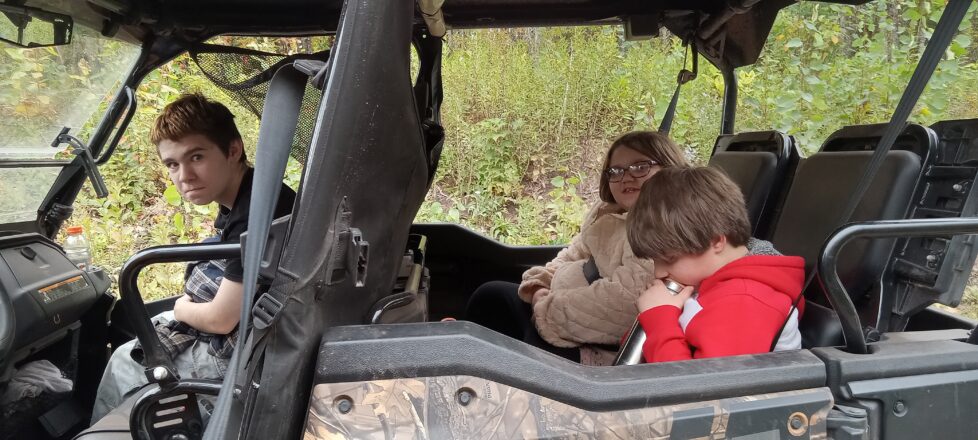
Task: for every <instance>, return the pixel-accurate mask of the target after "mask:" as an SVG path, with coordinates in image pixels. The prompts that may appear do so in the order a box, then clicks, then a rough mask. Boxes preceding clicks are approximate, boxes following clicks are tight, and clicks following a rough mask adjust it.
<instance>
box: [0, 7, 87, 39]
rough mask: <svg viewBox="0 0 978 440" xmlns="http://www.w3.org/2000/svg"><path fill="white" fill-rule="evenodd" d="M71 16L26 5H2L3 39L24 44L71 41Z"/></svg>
mask: <svg viewBox="0 0 978 440" xmlns="http://www.w3.org/2000/svg"><path fill="white" fill-rule="evenodd" d="M73 26H74V22H73V21H72V19H71V17H70V16H67V15H64V14H57V13H54V12H48V11H45V10H42V9H38V8H31V7H26V6H11V5H6V4H0V40H3V41H6V42H8V43H10V44H13V45H15V46H20V47H27V48H30V47H44V46H61V45H65V44H69V43H71V31H72V28H73Z"/></svg>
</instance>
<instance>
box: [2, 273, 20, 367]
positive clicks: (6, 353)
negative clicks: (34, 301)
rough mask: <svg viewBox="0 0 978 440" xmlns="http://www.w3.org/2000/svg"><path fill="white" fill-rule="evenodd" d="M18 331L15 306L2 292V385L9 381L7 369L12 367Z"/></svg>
mask: <svg viewBox="0 0 978 440" xmlns="http://www.w3.org/2000/svg"><path fill="white" fill-rule="evenodd" d="M16 329H17V322H16V317H15V316H14V305H13V303H11V302H10V297H9V296H7V295H6V293H4V292H0V383H2V382H6V380H7V377H6V372H7V368H9V367H10V361H11V359H10V355H11V354H12V353H11V352H12V351H13V348H14V336H15V334H16Z"/></svg>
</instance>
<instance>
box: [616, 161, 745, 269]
mask: <svg viewBox="0 0 978 440" xmlns="http://www.w3.org/2000/svg"><path fill="white" fill-rule="evenodd" d="M626 224H627V227H628V244H629V245H630V246H631V247H632V252H634V253H635V255H636V256H637V257H639V258H652V259H656V260H661V261H664V262H673V261H675V260H676V259H677V258H679V257H683V256H687V255H699V254H702V253H703V252H705V251H706V250H707V249H708V248H709V247H710V244H711V243H712V242H713V241H714V240H716V239H718V238H720V237H721V236H723V237H726V238H727V243H729V244H731V245H733V246H744V245H746V244H747V240H749V239H750V221H749V220H748V219H747V208H746V206H745V204H744V196H743V194H742V193H741V192H740V188H739V187H738V186H737V184H735V183H733V181H731V180H730V178H729V177H727V175H726V174H724V173H723V171H720V170H718V169H716V168H710V167H695V168H691V167H678V168H663V169H662V170H661V171H659V172H658V173H656V174H655V175H654V176H652V177H651V178H649V180H647V181H646V182H645V184H644V185H643V186H642V192H641V193H640V194H639V196H638V201H636V202H635V206H634V207H633V208H632V210H631V211H630V212H629V213H628V220H627V222H626Z"/></svg>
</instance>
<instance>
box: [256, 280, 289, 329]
mask: <svg viewBox="0 0 978 440" xmlns="http://www.w3.org/2000/svg"><path fill="white" fill-rule="evenodd" d="M282 307H283V304H282V301H280V300H279V299H278V298H276V297H275V290H274V288H273V289H270V290H269V291H268V292H265V293H263V294H262V296H261V298H258V302H256V303H255V307H253V308H252V309H251V315H252V316H253V317H254V320H255V328H257V329H266V328H268V327H269V326H270V325H272V323H273V322H275V316H276V315H278V312H279V311H281V310H282Z"/></svg>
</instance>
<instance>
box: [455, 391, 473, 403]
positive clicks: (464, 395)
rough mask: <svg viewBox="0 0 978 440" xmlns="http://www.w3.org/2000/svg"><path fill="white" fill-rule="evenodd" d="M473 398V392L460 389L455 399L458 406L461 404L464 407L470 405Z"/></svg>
mask: <svg viewBox="0 0 978 440" xmlns="http://www.w3.org/2000/svg"><path fill="white" fill-rule="evenodd" d="M474 397H475V392H473V391H472V390H470V389H468V388H462V389H461V390H458V394H457V396H456V399H457V400H458V403H459V404H461V405H462V406H466V405H468V404H470V403H472V399H473V398H474Z"/></svg>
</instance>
